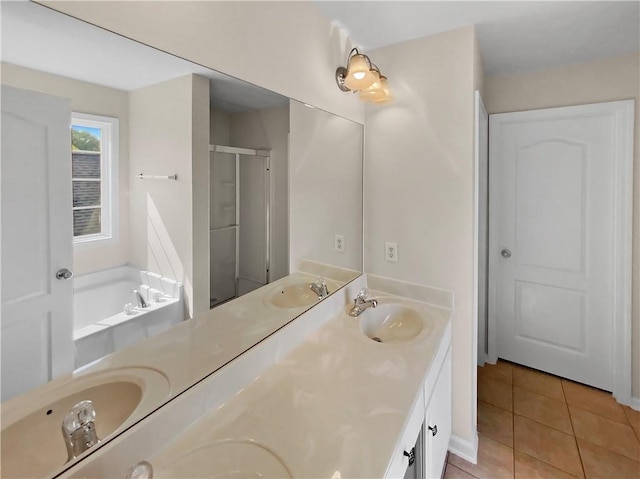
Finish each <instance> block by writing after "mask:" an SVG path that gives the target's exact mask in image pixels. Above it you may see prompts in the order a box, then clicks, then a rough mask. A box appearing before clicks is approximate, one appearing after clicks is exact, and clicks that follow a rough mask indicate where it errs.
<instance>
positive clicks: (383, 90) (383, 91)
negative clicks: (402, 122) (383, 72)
mask: <svg viewBox="0 0 640 479" xmlns="http://www.w3.org/2000/svg"><path fill="white" fill-rule="evenodd" d="M373 75H374V76H375V78H376V79H375V81H374V82H373V84H372V85H371V86H370V87H369V88H366V89H364V90H362V91H361V92H360V99H361V100H364V101H372V102H376V103H377V102H383V101H388V100H390V99H391V93H390V92H389V84H388V83H387V77H385V76H382V77H381V76H380V74H379V73H378V72H373Z"/></svg>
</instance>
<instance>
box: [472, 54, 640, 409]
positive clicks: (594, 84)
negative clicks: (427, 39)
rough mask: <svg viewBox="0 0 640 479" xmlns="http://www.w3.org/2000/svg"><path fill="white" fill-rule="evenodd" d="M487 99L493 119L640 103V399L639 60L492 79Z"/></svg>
mask: <svg viewBox="0 0 640 479" xmlns="http://www.w3.org/2000/svg"><path fill="white" fill-rule="evenodd" d="M484 99H485V105H486V107H487V110H488V112H489V113H503V112H510V111H521V110H533V109H537V108H552V107H559V106H571V105H580V104H585V103H598V102H605V101H615V100H625V99H635V101H636V111H635V113H636V118H635V146H634V179H633V190H634V196H633V198H634V199H633V210H634V212H633V218H634V224H633V280H632V290H633V306H632V308H633V309H632V323H633V327H632V334H633V338H632V339H633V341H632V343H633V346H632V347H633V361H632V363H633V391H632V394H633V396H634V397H635V398H640V220H638V218H639V217H640V216H639V212H640V55H638V54H637V53H636V54H632V55H626V56H623V57H618V58H610V59H606V60H601V61H598V62H593V63H586V64H579V65H570V66H566V67H561V68H554V69H550V70H544V71H538V72H533V73H526V74H521V75H509V76H501V77H487V78H486V81H485V98H484Z"/></svg>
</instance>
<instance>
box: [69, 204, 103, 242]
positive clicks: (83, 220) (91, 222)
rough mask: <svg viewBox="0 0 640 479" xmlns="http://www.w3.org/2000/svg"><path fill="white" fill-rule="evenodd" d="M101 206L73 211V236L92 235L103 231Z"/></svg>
mask: <svg viewBox="0 0 640 479" xmlns="http://www.w3.org/2000/svg"><path fill="white" fill-rule="evenodd" d="M100 213H101V212H100V208H95V209H90V210H75V211H74V212H73V236H84V235H92V234H96V233H100V232H101V227H100V220H101V218H100Z"/></svg>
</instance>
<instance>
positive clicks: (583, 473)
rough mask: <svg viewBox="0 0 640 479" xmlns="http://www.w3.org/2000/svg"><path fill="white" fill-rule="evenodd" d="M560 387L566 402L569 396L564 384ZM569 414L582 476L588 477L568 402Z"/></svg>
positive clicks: (561, 383)
mask: <svg viewBox="0 0 640 479" xmlns="http://www.w3.org/2000/svg"><path fill="white" fill-rule="evenodd" d="M560 385H561V386H562V395H563V396H564V399H565V401H566V400H567V395H566V394H565V392H564V383H563V382H562V381H560ZM567 412H568V413H569V422H571V431H573V441H574V442H575V444H576V449H577V450H578V457H579V458H580V467H582V475H583V476H584V477H587V471H586V470H585V468H584V461H583V460H582V452H581V451H580V446H579V445H578V438H577V437H576V429H575V427H574V426H573V417H572V416H571V410H570V409H569V403H568V402H567Z"/></svg>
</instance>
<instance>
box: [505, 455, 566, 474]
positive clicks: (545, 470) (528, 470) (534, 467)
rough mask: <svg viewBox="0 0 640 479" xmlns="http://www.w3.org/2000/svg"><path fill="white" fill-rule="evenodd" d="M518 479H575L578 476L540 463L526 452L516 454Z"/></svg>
mask: <svg viewBox="0 0 640 479" xmlns="http://www.w3.org/2000/svg"><path fill="white" fill-rule="evenodd" d="M515 458H516V463H515V473H516V474H515V476H516V479H575V478H576V476H572V475H571V474H569V473H567V472H564V471H561V470H560V469H557V468H555V467H553V466H550V465H549V464H547V463H545V462H542V461H539V460H538V459H536V458H533V457H531V456H529V455H527V454H525V453H524V452H520V451H516V452H515Z"/></svg>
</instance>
